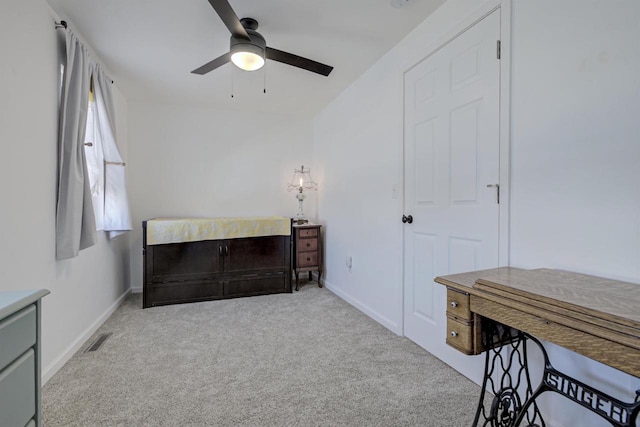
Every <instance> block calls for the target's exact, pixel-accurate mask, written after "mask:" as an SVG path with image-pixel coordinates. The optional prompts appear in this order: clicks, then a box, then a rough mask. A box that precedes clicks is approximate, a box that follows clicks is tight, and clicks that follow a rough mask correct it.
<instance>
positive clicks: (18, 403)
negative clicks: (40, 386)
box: [0, 349, 36, 426]
mask: <svg viewBox="0 0 640 427" xmlns="http://www.w3.org/2000/svg"><path fill="white" fill-rule="evenodd" d="M35 416H36V358H35V353H34V352H33V349H29V350H28V351H27V352H26V353H24V354H23V355H22V356H20V357H19V358H18V359H17V360H15V361H14V362H13V363H12V364H10V365H9V366H7V367H6V368H5V369H4V370H2V371H0V426H24V425H26V424H27V423H28V422H29V420H31V419H32V418H33V417H35Z"/></svg>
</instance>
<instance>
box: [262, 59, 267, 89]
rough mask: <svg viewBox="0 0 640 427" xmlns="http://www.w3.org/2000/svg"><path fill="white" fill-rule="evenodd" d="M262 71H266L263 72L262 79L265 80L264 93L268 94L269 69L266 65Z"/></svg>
mask: <svg viewBox="0 0 640 427" xmlns="http://www.w3.org/2000/svg"><path fill="white" fill-rule="evenodd" d="M262 69H263V70H264V71H263V72H262V77H263V78H264V82H263V89H262V93H267V67H266V64H265V66H264V67H262Z"/></svg>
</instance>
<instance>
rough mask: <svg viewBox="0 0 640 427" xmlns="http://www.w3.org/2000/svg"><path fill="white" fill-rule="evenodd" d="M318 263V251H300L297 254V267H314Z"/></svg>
mask: <svg viewBox="0 0 640 427" xmlns="http://www.w3.org/2000/svg"><path fill="white" fill-rule="evenodd" d="M317 265H318V252H317V251H316V252H301V253H299V254H298V267H301V268H302V267H316V266H317Z"/></svg>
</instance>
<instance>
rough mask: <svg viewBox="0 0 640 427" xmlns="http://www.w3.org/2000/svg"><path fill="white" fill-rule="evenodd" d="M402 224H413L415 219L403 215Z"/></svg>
mask: <svg viewBox="0 0 640 427" xmlns="http://www.w3.org/2000/svg"><path fill="white" fill-rule="evenodd" d="M402 222H403V223H404V224H407V223H409V224H411V223H412V222H413V217H412V216H411V215H409V216H406V215H402Z"/></svg>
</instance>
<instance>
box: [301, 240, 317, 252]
mask: <svg viewBox="0 0 640 427" xmlns="http://www.w3.org/2000/svg"><path fill="white" fill-rule="evenodd" d="M317 250H318V239H300V241H299V242H298V252H305V251H317Z"/></svg>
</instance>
